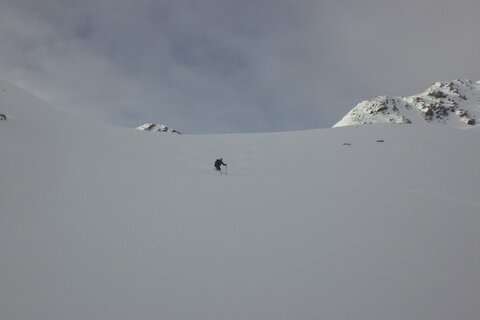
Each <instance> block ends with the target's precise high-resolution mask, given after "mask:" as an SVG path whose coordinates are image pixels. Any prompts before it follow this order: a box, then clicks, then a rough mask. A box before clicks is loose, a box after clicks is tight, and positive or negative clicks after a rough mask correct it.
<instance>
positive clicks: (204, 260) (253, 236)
mask: <svg viewBox="0 0 480 320" xmlns="http://www.w3.org/2000/svg"><path fill="white" fill-rule="evenodd" d="M4 90H6V91H4ZM0 113H5V114H6V115H7V117H8V119H7V120H6V121H2V122H0V148H1V150H0V319H9V320H20V319H21V320H24V319H35V320H56V319H58V320H60V319H62V320H64V319H69V320H77V319H78V320H90V319H91V320H100V319H101V320H109V319H112V320H113V319H115V320H122V319H125V320H127V319H128V320H130V319H142V320H147V319H148V320H150V319H209V320H211V319H262V320H266V319H275V320H278V319H289V320H290V319H316V320H317V319H356V320H358V319H365V320H367V319H368V320H371V319H389V320H395V319H398V320H405V319H422V320H429V319H431V320H441V319H445V320H447V319H448V320H451V319H479V318H480V304H479V303H478V302H479V301H480V268H479V266H480V250H479V245H480V232H479V229H480V202H479V199H478V195H479V194H480V170H478V159H479V157H480V139H479V135H480V131H479V130H478V127H477V126H474V127H472V128H471V130H458V129H455V128H451V127H447V126H442V127H440V126H434V127H432V126H430V127H429V126H419V125H411V126H389V125H377V126H350V127H345V128H335V129H323V130H311V131H303V132H290V133H275V134H234V135H228V134H227V135H197V136H195V135H168V134H167V135H152V134H148V133H145V132H141V131H138V130H132V129H124V128H116V127H109V126H104V125H101V124H96V123H90V122H88V121H85V120H83V119H77V118H75V117H72V116H70V115H68V114H64V113H63V112H61V111H58V110H55V109H53V108H50V107H48V106H46V105H45V103H43V102H41V101H39V100H38V99H36V98H35V97H33V96H31V95H29V94H27V93H25V92H24V91H22V90H20V89H18V88H15V87H13V86H10V85H8V84H5V83H0ZM377 140H378V141H381V140H383V141H384V142H377ZM345 143H347V144H345ZM218 156H223V158H224V160H225V161H226V162H227V163H228V170H229V172H228V175H220V174H218V173H216V172H214V171H213V170H212V165H213V161H214V159H215V158H216V157H218Z"/></svg>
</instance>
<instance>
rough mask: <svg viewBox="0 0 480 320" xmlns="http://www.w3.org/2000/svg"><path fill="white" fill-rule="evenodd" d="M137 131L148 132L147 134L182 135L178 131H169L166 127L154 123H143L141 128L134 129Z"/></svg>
mask: <svg viewBox="0 0 480 320" xmlns="http://www.w3.org/2000/svg"><path fill="white" fill-rule="evenodd" d="M135 129H137V130H142V131H148V132H170V133H176V134H182V133H181V132H180V131H178V130H175V129H170V128H168V127H167V126H166V125H163V124H156V123H145V124H142V125H141V126H138V127H136V128H135Z"/></svg>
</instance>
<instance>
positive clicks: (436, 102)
mask: <svg viewBox="0 0 480 320" xmlns="http://www.w3.org/2000/svg"><path fill="white" fill-rule="evenodd" d="M479 117H480V81H478V82H473V81H470V80H454V81H451V82H437V83H435V84H434V85H432V86H431V87H430V88H428V89H427V90H425V91H424V92H422V93H420V94H417V95H413V96H409V97H389V96H378V97H375V98H373V99H370V100H365V101H362V102H360V103H359V104H358V105H357V106H356V107H355V108H353V109H352V110H351V111H350V112H349V113H348V114H346V115H345V116H344V117H343V118H342V120H340V121H339V122H337V123H336V124H335V125H334V126H333V127H342V126H348V125H360V124H371V123H407V124H408V123H422V122H426V123H433V124H448V125H451V126H457V127H469V126H474V125H476V124H478V120H477V119H479Z"/></svg>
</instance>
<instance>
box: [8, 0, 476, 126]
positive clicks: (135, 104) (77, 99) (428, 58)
mask: <svg viewBox="0 0 480 320" xmlns="http://www.w3.org/2000/svg"><path fill="white" fill-rule="evenodd" d="M479 29H480V2H479V1H478V0H458V1H447V0H416V1H394V0H382V1H379V0H365V1H361V2H359V1H353V0H327V1H316V0H300V1H298V0H295V1H293V0H264V1H253V0H246V1H245V0H243V1H238V0H203V1H201V2H199V1H194V0H178V1H177V0H175V1H171V0H159V1H157V0H155V1H153V0H138V1H131V0H84V1H64V0H42V1H37V0H3V1H1V2H0V43H1V45H0V75H1V77H2V79H4V80H6V81H9V82H11V83H15V84H17V85H19V86H20V87H22V88H25V89H27V90H28V91H29V92H33V93H35V94H36V95H38V96H40V97H42V98H43V99H44V100H47V101H48V102H50V103H51V104H52V105H54V106H57V107H59V108H63V109H66V110H69V111H70V112H74V113H76V114H80V115H83V116H86V117H88V118H95V119H98V120H100V121H103V122H109V123H114V124H120V125H123V126H128V127H132V126H137V125H139V124H143V123H146V122H151V123H166V124H168V125H170V126H172V127H173V128H176V129H177V130H180V131H182V132H189V133H222V132H253V131H255V132H256V131H262V132H269V131H286V130H299V129H309V128H322V127H331V126H332V125H333V124H335V123H336V122H337V121H338V119H339V118H340V117H341V116H343V115H344V114H346V113H347V112H348V111H349V110H351V109H352V108H353V107H354V106H355V105H356V104H357V103H358V102H359V101H363V100H365V99H370V98H372V97H374V96H377V95H379V94H383V95H388V96H406V95H411V94H413V93H415V92H418V91H419V90H421V89H423V88H427V87H428V86H430V85H431V84H432V83H434V82H435V81H440V80H449V79H472V80H478V79H480V71H479V70H480V58H479V56H480V55H479V54H478V53H479V52H480V42H479V41H477V38H478V34H477V33H478V30H479Z"/></svg>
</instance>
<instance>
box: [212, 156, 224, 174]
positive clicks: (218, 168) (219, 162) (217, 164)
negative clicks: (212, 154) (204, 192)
mask: <svg viewBox="0 0 480 320" xmlns="http://www.w3.org/2000/svg"><path fill="white" fill-rule="evenodd" d="M226 165H227V164H226V163H224V162H223V159H222V158H220V159H217V160H215V164H214V165H213V166H214V167H215V169H217V170H218V171H220V170H222V169H221V168H220V166H226Z"/></svg>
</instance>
